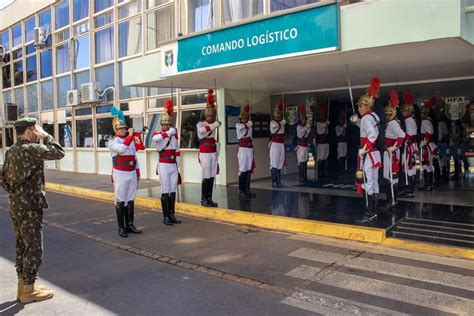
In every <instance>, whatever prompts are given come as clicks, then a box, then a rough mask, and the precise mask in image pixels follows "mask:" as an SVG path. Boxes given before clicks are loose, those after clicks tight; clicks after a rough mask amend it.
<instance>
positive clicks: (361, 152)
mask: <svg viewBox="0 0 474 316" xmlns="http://www.w3.org/2000/svg"><path fill="white" fill-rule="evenodd" d="M366 153H367V150H366V149H365V146H364V147H362V148H361V149H359V156H360V157H362V156H364V155H365V154H366Z"/></svg>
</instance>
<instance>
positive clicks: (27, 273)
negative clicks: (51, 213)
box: [1, 118, 64, 303]
mask: <svg viewBox="0 0 474 316" xmlns="http://www.w3.org/2000/svg"><path fill="white" fill-rule="evenodd" d="M15 128H16V131H17V135H18V137H19V138H18V141H17V142H16V143H15V144H14V145H13V146H12V147H11V148H10V149H9V150H8V151H7V152H6V155H5V161H4V165H3V170H2V175H1V176H2V186H3V188H4V189H5V190H6V191H7V192H8V194H9V197H8V208H9V211H10V216H11V218H12V221H13V229H14V231H15V235H16V270H17V274H18V293H17V299H18V300H19V301H20V302H22V303H30V302H37V301H42V300H46V299H49V298H51V297H53V292H52V291H50V290H46V289H44V288H43V287H41V286H38V285H36V286H35V280H36V277H37V273H38V269H39V266H40V265H41V260H42V256H43V208H47V207H48V203H47V202H46V197H45V187H44V161H45V160H56V159H61V158H63V157H64V150H63V148H62V147H61V146H60V145H59V144H58V143H57V142H56V141H55V140H54V138H53V137H52V136H51V135H49V134H48V133H46V132H45V131H44V130H43V129H42V128H41V127H40V126H39V125H36V120H35V119H34V118H22V119H19V120H17V121H16V122H15ZM39 140H43V144H40V143H39V142H38V141H39Z"/></svg>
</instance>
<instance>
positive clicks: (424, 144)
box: [420, 97, 438, 191]
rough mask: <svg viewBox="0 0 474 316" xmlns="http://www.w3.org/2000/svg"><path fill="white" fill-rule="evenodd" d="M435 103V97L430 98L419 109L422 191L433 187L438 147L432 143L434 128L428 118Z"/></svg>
mask: <svg viewBox="0 0 474 316" xmlns="http://www.w3.org/2000/svg"><path fill="white" fill-rule="evenodd" d="M435 103H436V97H433V98H431V99H430V100H429V101H428V102H427V103H426V104H424V105H423V106H422V107H421V120H422V121H421V129H420V133H421V143H420V147H421V148H422V150H421V152H422V155H423V157H420V159H421V161H422V163H421V164H422V166H423V179H424V186H423V188H422V190H425V191H433V185H434V167H433V156H434V155H435V154H436V153H437V151H438V146H436V144H435V143H434V137H435V135H434V127H433V122H432V119H431V117H430V112H431V108H432V107H433V105H435Z"/></svg>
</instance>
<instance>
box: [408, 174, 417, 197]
mask: <svg viewBox="0 0 474 316" xmlns="http://www.w3.org/2000/svg"><path fill="white" fill-rule="evenodd" d="M409 181H410V194H411V197H412V198H413V197H415V185H416V176H410V178H409Z"/></svg>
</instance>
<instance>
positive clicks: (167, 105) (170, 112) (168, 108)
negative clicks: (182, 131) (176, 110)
mask: <svg viewBox="0 0 474 316" xmlns="http://www.w3.org/2000/svg"><path fill="white" fill-rule="evenodd" d="M165 111H166V113H168V115H169V116H173V101H171V100H170V99H168V100H166V103H165Z"/></svg>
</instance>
